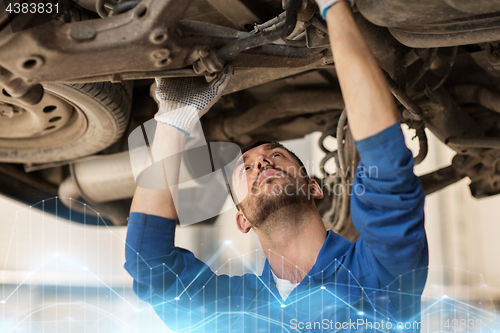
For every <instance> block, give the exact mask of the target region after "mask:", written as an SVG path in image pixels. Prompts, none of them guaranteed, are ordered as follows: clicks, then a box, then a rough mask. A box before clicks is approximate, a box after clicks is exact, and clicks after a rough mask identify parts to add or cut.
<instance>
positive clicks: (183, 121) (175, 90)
mask: <svg viewBox="0 0 500 333" xmlns="http://www.w3.org/2000/svg"><path fill="white" fill-rule="evenodd" d="M232 75H233V69H232V68H229V67H228V68H226V69H225V70H224V72H223V73H221V74H220V75H219V76H218V77H217V78H215V79H214V80H213V81H211V82H210V83H207V81H206V80H205V78H204V77H191V78H156V98H157V99H158V101H159V102H160V108H159V110H158V113H156V115H155V119H156V121H159V122H162V123H164V124H168V125H171V126H173V127H175V128H177V129H179V130H181V131H183V132H184V133H186V135H187V136H189V135H190V133H191V131H192V130H193V128H194V126H195V124H196V122H197V121H198V120H199V119H200V118H201V117H202V116H203V115H204V114H205V113H207V112H208V110H209V109H210V108H211V107H212V105H214V104H215V102H217V101H218V100H219V98H220V96H221V95H222V92H223V91H224V89H225V88H226V87H227V85H228V84H229V82H230V81H231V77H232Z"/></svg>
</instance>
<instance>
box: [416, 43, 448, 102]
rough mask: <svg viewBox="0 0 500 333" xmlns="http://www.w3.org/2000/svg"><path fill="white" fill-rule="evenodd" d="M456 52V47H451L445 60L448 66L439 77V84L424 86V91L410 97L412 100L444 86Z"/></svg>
mask: <svg viewBox="0 0 500 333" xmlns="http://www.w3.org/2000/svg"><path fill="white" fill-rule="evenodd" d="M457 52H458V46H455V47H453V50H452V53H451V55H450V56H449V57H447V60H448V62H447V65H448V67H447V69H446V72H445V73H444V75H443V76H442V77H441V80H439V82H437V83H436V84H434V85H433V86H426V88H425V89H424V90H422V91H421V92H419V93H416V94H415V95H413V96H412V97H413V98H414V99H419V98H422V97H424V96H425V95H429V94H431V93H432V92H434V91H436V90H438V89H439V88H441V86H442V85H443V84H444V82H445V81H446V80H447V79H448V77H449V76H450V73H451V70H452V68H453V65H454V64H455V58H456V56H457Z"/></svg>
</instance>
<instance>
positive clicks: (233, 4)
mask: <svg viewBox="0 0 500 333" xmlns="http://www.w3.org/2000/svg"><path fill="white" fill-rule="evenodd" d="M208 3H210V4H211V5H212V6H214V7H215V8H216V9H217V10H218V11H219V12H220V13H221V14H222V15H224V17H225V18H227V19H228V20H229V21H230V22H231V23H233V24H234V25H235V26H236V27H238V28H240V29H241V28H246V26H247V25H249V24H250V25H254V24H256V23H258V22H259V21H260V20H259V18H258V17H257V15H255V14H254V13H253V12H252V11H251V10H250V9H248V7H247V6H246V5H245V4H243V3H242V2H241V1H239V0H233V1H226V0H208Z"/></svg>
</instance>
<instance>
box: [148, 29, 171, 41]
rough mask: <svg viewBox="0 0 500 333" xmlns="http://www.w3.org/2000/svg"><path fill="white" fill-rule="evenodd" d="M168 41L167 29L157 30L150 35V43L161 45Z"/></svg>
mask: <svg viewBox="0 0 500 333" xmlns="http://www.w3.org/2000/svg"><path fill="white" fill-rule="evenodd" d="M167 39H168V31H167V28H158V29H155V30H153V31H152V32H151V34H149V41H150V42H151V43H153V44H161V43H163V42H165V41H166V40H167Z"/></svg>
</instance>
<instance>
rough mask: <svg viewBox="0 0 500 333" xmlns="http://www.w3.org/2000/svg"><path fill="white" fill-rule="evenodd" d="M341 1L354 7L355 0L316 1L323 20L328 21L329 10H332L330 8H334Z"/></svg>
mask: <svg viewBox="0 0 500 333" xmlns="http://www.w3.org/2000/svg"><path fill="white" fill-rule="evenodd" d="M341 1H347V2H348V3H349V5H350V6H351V7H352V6H354V0H316V4H318V7H319V12H320V14H321V16H322V17H323V19H325V20H326V12H327V10H328V9H330V7H332V6H333V5H335V4H336V3H338V2H341Z"/></svg>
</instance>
